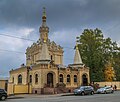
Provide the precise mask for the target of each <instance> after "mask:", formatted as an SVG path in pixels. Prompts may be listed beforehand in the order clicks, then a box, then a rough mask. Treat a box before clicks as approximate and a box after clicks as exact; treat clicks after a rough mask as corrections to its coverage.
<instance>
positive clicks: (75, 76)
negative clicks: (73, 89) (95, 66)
mask: <svg viewBox="0 0 120 102" xmlns="http://www.w3.org/2000/svg"><path fill="white" fill-rule="evenodd" d="M76 82H77V75H74V83H76Z"/></svg>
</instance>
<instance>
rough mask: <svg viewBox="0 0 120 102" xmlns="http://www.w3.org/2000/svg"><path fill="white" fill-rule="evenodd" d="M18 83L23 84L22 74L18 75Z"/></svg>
mask: <svg viewBox="0 0 120 102" xmlns="http://www.w3.org/2000/svg"><path fill="white" fill-rule="evenodd" d="M18 84H22V75H21V74H20V75H18Z"/></svg>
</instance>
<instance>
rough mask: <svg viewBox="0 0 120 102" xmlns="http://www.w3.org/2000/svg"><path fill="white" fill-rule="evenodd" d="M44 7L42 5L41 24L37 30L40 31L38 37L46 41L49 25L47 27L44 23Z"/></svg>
mask: <svg viewBox="0 0 120 102" xmlns="http://www.w3.org/2000/svg"><path fill="white" fill-rule="evenodd" d="M46 18H47V17H46V9H45V7H43V13H42V25H41V27H40V28H39V32H40V39H41V41H42V42H44V41H46V42H47V41H48V33H49V27H47V24H46Z"/></svg>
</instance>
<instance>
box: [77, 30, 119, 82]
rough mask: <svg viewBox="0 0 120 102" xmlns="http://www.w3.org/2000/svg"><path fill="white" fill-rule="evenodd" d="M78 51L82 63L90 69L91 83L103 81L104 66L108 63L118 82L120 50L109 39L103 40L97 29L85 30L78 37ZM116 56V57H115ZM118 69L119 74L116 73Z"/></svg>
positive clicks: (100, 32)
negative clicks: (119, 55)
mask: <svg viewBox="0 0 120 102" xmlns="http://www.w3.org/2000/svg"><path fill="white" fill-rule="evenodd" d="M79 42H80V44H79V50H80V53H81V56H82V59H83V62H84V63H85V64H86V65H87V66H88V67H90V79H91V81H104V80H105V74H104V70H105V65H106V64H107V63H108V62H109V61H110V62H111V64H112V65H113V67H114V68H115V73H118V75H116V78H117V80H118V79H119V80H120V57H118V56H117V55H118V54H120V48H119V47H118V46H117V43H116V42H112V40H111V39H110V38H104V36H103V34H102V31H101V30H99V29H98V28H96V29H94V30H92V29H85V30H84V31H83V33H82V35H80V39H79ZM116 56H117V57H116ZM118 69H119V72H118V71H117V70H118Z"/></svg>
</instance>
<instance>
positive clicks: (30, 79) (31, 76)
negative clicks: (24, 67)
mask: <svg viewBox="0 0 120 102" xmlns="http://www.w3.org/2000/svg"><path fill="white" fill-rule="evenodd" d="M29 82H30V83H32V75H30V81H29Z"/></svg>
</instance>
